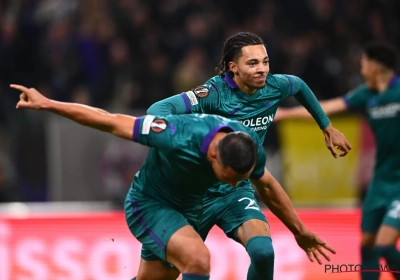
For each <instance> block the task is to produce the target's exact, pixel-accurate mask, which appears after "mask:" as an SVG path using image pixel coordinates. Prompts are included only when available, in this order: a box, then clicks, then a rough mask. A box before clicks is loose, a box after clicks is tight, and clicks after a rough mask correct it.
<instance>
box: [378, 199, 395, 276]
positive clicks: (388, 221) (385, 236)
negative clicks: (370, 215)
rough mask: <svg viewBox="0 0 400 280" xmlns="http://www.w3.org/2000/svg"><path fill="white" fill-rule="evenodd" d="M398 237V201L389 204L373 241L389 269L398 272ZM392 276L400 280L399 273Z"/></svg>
mask: <svg viewBox="0 0 400 280" xmlns="http://www.w3.org/2000/svg"><path fill="white" fill-rule="evenodd" d="M399 237H400V199H399V200H394V201H392V203H390V205H389V207H388V211H387V213H386V215H385V217H384V219H383V222H382V226H381V227H380V228H379V231H378V234H377V236H376V241H375V247H376V249H377V250H378V251H379V253H380V255H381V256H382V257H384V258H385V260H386V263H387V264H388V265H389V268H390V269H391V270H396V271H400V251H399V250H398V249H397V248H396V244H397V241H398V239H399ZM393 276H394V277H395V278H396V279H400V274H399V273H393Z"/></svg>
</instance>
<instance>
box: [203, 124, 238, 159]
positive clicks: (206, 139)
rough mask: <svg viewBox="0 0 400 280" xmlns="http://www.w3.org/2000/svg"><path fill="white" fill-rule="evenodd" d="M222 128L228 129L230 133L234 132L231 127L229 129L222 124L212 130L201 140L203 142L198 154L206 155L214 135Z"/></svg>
mask: <svg viewBox="0 0 400 280" xmlns="http://www.w3.org/2000/svg"><path fill="white" fill-rule="evenodd" d="M224 128H229V129H230V130H232V131H235V130H234V129H233V128H232V127H230V126H229V125H224V124H220V125H218V126H217V127H215V128H213V130H211V131H210V132H209V133H208V134H207V135H206V136H205V137H204V139H203V142H202V143H201V147H200V152H202V153H203V154H207V151H208V147H210V144H211V141H212V140H213V138H214V136H215V134H217V133H218V132H219V131H220V130H222V129H224Z"/></svg>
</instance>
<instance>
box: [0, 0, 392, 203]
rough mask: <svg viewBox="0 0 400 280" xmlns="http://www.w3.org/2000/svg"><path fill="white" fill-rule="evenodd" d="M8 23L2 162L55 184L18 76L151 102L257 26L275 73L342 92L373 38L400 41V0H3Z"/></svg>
mask: <svg viewBox="0 0 400 280" xmlns="http://www.w3.org/2000/svg"><path fill="white" fill-rule="evenodd" d="M0 27H1V29H0V32H1V40H0V61H1V63H0V146H2V147H3V149H2V150H0V151H1V152H0V154H4V153H8V154H10V155H11V156H9V157H7V156H1V157H0V166H3V170H6V169H7V166H8V167H9V166H12V167H13V168H11V169H10V170H13V171H10V172H6V173H7V174H12V175H13V178H14V179H13V180H11V181H13V183H14V185H16V186H19V188H21V189H30V190H32V189H35V188H39V189H43V188H46V187H47V186H46V185H47V182H46V170H47V169H46V141H45V136H44V128H43V122H41V121H40V118H39V119H38V118H37V117H33V115H29V113H23V114H22V113H19V112H18V114H16V110H15V103H16V101H17V100H18V94H17V93H15V92H13V91H10V90H9V89H8V85H9V84H10V83H20V84H23V85H26V86H28V87H36V88H37V89H38V90H39V91H41V92H42V93H43V94H45V95H46V96H49V97H51V98H54V99H56V100H59V101H73V102H79V103H84V104H89V105H93V106H97V107H101V108H104V109H107V110H111V111H120V110H126V109H130V108H147V107H148V106H150V105H151V104H152V103H153V102H155V101H157V100H160V99H162V98H165V97H168V96H171V95H173V94H176V93H180V92H182V91H185V90H188V89H191V88H193V87H194V86H197V85H199V84H202V83H204V82H205V81H206V80H207V79H208V78H209V77H211V76H213V75H215V74H216V72H215V71H214V68H215V66H216V65H217V63H218V62H219V60H220V56H221V49H222V45H223V42H224V40H225V39H226V38H227V37H228V36H230V35H233V34H234V33H236V32H238V31H251V32H254V33H256V34H258V35H260V36H261V37H262V38H263V39H264V41H265V43H266V46H267V51H268V53H269V56H270V61H271V72H272V73H288V74H293V75H297V76H299V77H301V78H302V79H303V80H304V81H306V82H307V84H308V85H309V86H310V87H311V89H312V90H313V91H314V93H315V94H316V95H317V97H318V98H319V99H326V98H332V97H335V96H338V95H342V94H344V93H345V92H346V91H347V90H349V89H350V88H352V87H354V86H356V85H358V84H359V83H360V82H361V79H360V76H359V74H358V70H359V60H358V59H359V54H360V50H361V47H362V44H363V43H365V42H367V41H371V40H379V41H386V42H389V43H392V44H393V45H395V46H399V45H400V2H399V1H396V0H368V1H363V0H357V1H356V0H355V1H346V0H279V1H278V0H274V1H265V0H255V1H248V2H247V1H246V2H243V1H232V0H229V1H228V0H219V1H212V0H1V1H0ZM288 105H290V104H288ZM35 116H36V115H35ZM272 130H273V128H272ZM271 134H273V131H272V132H271ZM4 147H6V148H4ZM33 147H34V148H33ZM7 158H8V159H9V160H8V161H7ZM10 159H11V160H10ZM10 161H11V162H10ZM7 162H8V163H7ZM0 169H1V167H0ZM1 172H2V171H1V170H0V174H2V173H1ZM3 177H4V176H3ZM5 177H7V176H5ZM1 178H2V177H1V176H0V196H1V193H2V192H4V191H2V188H3V185H5V184H2V183H1ZM6 193H10V192H6ZM21 193H22V197H23V198H22V199H23V200H45V199H46V197H45V195H42V196H41V195H38V196H37V195H34V194H31V193H28V194H27V192H26V191H25V192H21ZM13 197H16V196H13ZM0 200H1V197H0Z"/></svg>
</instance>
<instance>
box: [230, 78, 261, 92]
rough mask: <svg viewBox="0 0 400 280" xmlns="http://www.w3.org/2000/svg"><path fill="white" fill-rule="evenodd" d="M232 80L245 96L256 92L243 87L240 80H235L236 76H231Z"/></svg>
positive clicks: (254, 89)
mask: <svg viewBox="0 0 400 280" xmlns="http://www.w3.org/2000/svg"><path fill="white" fill-rule="evenodd" d="M233 80H234V81H235V83H236V85H237V86H238V88H240V90H241V91H243V92H244V93H245V94H248V95H253V94H254V93H255V92H256V91H257V89H256V88H250V87H248V86H247V85H245V84H244V83H243V82H242V81H241V80H240V79H237V78H236V75H234V76H233Z"/></svg>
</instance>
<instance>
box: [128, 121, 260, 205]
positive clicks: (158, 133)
mask: <svg viewBox="0 0 400 280" xmlns="http://www.w3.org/2000/svg"><path fill="white" fill-rule="evenodd" d="M158 118H159V119H158ZM157 121H158V123H160V124H163V126H160V127H162V129H160V128H157V129H156V130H154V129H153V128H152V129H150V130H149V132H148V134H146V135H142V136H141V137H142V138H143V139H145V138H146V137H152V138H151V139H156V140H149V141H152V142H154V143H157V145H155V147H154V148H151V149H150V151H149V154H148V156H147V158H146V161H145V162H144V164H143V166H142V168H141V170H140V171H139V172H138V173H137V174H136V176H135V178H134V182H133V184H132V188H131V190H130V194H135V195H146V196H150V197H152V198H153V199H157V200H159V201H162V202H165V203H168V205H170V206H172V207H174V208H176V209H177V210H179V211H186V210H188V209H190V210H193V207H194V208H199V207H200V208H201V199H202V197H203V196H204V194H205V193H206V191H207V188H208V187H210V186H212V185H213V184H215V183H217V182H218V179H217V177H216V176H215V174H214V171H213V169H212V166H211V163H210V162H209V161H208V159H207V151H208V147H209V145H210V143H211V140H212V139H213V137H214V136H215V134H216V133H217V132H218V131H221V129H223V128H226V129H229V130H231V131H232V130H237V131H244V132H248V133H249V134H251V136H252V137H253V139H254V141H255V142H256V144H258V143H259V140H258V136H257V135H256V134H255V133H254V132H253V131H251V130H250V129H248V128H246V127H244V126H243V125H242V124H241V123H239V122H236V121H232V120H228V119H226V118H222V117H220V116H211V115H197V114H191V115H169V116H163V117H156V119H155V120H153V121H152V122H153V123H154V122H157ZM145 122H146V120H144V121H143V126H142V132H143V130H145V132H146V133H147V129H144V128H143V127H144V123H145ZM149 139H150V138H149ZM139 142H142V143H144V142H145V141H144V140H142V141H139ZM231 188H232V187H231Z"/></svg>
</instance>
